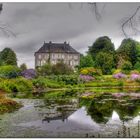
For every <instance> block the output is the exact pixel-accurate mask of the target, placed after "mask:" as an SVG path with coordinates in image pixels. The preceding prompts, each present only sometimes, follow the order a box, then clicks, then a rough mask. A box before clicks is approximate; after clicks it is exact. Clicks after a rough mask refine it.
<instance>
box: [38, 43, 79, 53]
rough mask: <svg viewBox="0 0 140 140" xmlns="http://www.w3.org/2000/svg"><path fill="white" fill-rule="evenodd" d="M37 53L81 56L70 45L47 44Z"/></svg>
mask: <svg viewBox="0 0 140 140" xmlns="http://www.w3.org/2000/svg"><path fill="white" fill-rule="evenodd" d="M36 53H75V54H79V52H77V51H76V50H75V49H73V48H72V47H71V46H70V45H69V44H68V43H66V42H64V43H52V42H49V43H45V42H44V44H43V46H42V47H41V48H40V49H39V50H38V51H37V52H36Z"/></svg>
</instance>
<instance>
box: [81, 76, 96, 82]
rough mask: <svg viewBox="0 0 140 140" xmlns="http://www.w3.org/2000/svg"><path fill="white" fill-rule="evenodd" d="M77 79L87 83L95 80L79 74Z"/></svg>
mask: <svg viewBox="0 0 140 140" xmlns="http://www.w3.org/2000/svg"><path fill="white" fill-rule="evenodd" d="M79 78H80V79H81V80H82V81H84V82H89V81H92V80H94V79H95V78H94V77H92V76H90V75H82V74H80V76H79Z"/></svg>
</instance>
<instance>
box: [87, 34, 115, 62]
mask: <svg viewBox="0 0 140 140" xmlns="http://www.w3.org/2000/svg"><path fill="white" fill-rule="evenodd" d="M99 52H106V53H110V54H114V52H115V48H114V44H113V43H112V42H111V39H110V38H109V37H107V36H103V37H99V38H97V39H96V41H95V42H94V43H93V45H92V46H90V47H89V50H88V53H89V54H91V56H92V58H93V60H95V58H96V55H97V54H98V53H99Z"/></svg>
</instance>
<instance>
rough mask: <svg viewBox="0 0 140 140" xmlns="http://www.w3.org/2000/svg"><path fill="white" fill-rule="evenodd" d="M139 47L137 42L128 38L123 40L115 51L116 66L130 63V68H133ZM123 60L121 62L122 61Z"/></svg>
mask: <svg viewBox="0 0 140 140" xmlns="http://www.w3.org/2000/svg"><path fill="white" fill-rule="evenodd" d="M139 48H140V45H139V43H138V42H137V41H135V40H133V39H131V38H129V39H124V40H123V41H122V43H121V45H120V47H119V48H118V49H117V50H116V52H117V59H118V66H117V67H121V66H122V65H123V63H121V64H120V61H121V62H125V61H130V62H131V64H132V66H134V65H135V64H136V62H137V60H138V55H139V50H140V49H139ZM122 60H123V61H122Z"/></svg>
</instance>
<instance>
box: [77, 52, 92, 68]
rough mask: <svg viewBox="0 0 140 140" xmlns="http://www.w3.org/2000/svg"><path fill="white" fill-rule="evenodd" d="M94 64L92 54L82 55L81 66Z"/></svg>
mask: <svg viewBox="0 0 140 140" xmlns="http://www.w3.org/2000/svg"><path fill="white" fill-rule="evenodd" d="M93 66H94V61H93V59H92V57H91V55H89V54H88V55H86V56H81V57H80V66H79V67H80V68H84V67H93Z"/></svg>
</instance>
